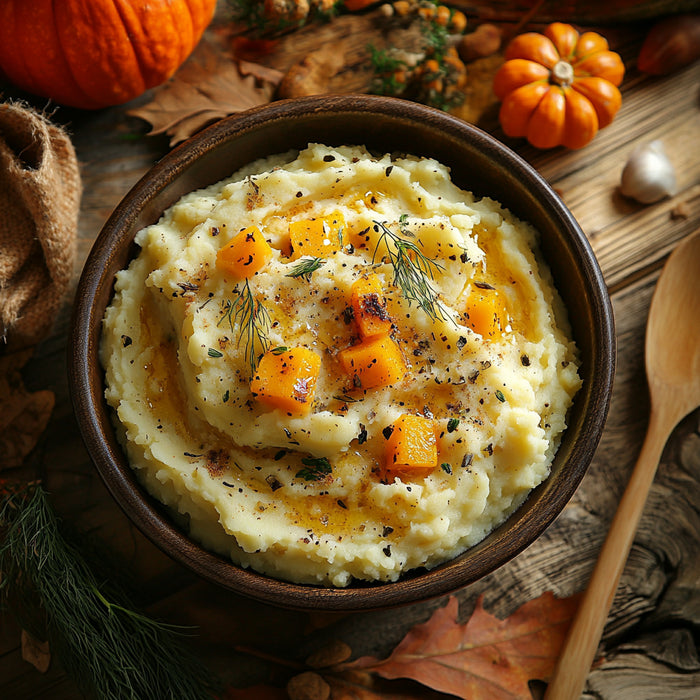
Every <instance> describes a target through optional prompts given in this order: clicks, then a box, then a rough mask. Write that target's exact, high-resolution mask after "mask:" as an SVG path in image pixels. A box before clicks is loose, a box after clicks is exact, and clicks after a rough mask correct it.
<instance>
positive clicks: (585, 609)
mask: <svg viewBox="0 0 700 700" xmlns="http://www.w3.org/2000/svg"><path fill="white" fill-rule="evenodd" d="M699 313H700V235H697V234H696V235H694V236H692V237H691V238H688V239H686V240H685V241H684V242H683V243H681V244H680V245H679V246H678V247H677V248H676V250H675V251H674V252H673V253H672V254H671V256H670V257H669V259H668V261H667V262H666V265H665V267H664V269H663V271H662V273H661V277H659V281H658V283H657V285H656V289H655V291H654V296H653V298H652V300H651V308H650V309H649V319H648V321H647V331H646V341H645V343H646V353H645V363H646V372H647V381H648V383H649V393H650V399H651V414H650V417H649V426H648V428H647V434H646V437H645V439H644V443H643V445H642V449H641V452H640V454H639V457H638V459H637V464H636V465H635V467H634V470H633V471H632V476H631V477H630V480H629V483H628V485H627V488H626V489H625V492H624V494H623V495H622V499H621V500H620V504H619V506H618V508H617V512H616V514H615V517H614V518H613V521H612V524H611V525H610V531H609V532H608V536H607V538H606V539H605V543H604V544H603V548H602V550H601V552H600V555H599V557H598V561H597V563H596V566H595V569H594V570H593V574H592V576H591V580H590V582H589V584H588V588H587V589H586V592H585V593H584V596H583V599H582V600H581V604H580V607H579V609H578V611H577V613H576V616H575V617H574V621H573V623H572V625H571V628H570V629H569V634H568V637H567V639H566V641H565V642H564V647H563V649H562V651H561V655H560V656H559V660H558V662H557V666H556V668H555V669H554V675H553V676H552V679H551V681H550V683H549V686H548V688H547V693H546V695H545V700H578V699H579V698H580V697H581V691H582V690H583V686H584V684H585V682H586V676H587V675H588V671H589V670H590V668H591V664H592V662H593V658H594V656H595V652H596V649H597V648H598V642H599V640H600V637H601V635H602V633H603V628H604V627H605V622H606V620H607V617H608V612H609V611H610V607H611V605H612V601H613V597H614V596H615V590H616V588H617V584H618V582H619V580H620V575H621V574H622V570H623V568H624V566H625V561H626V560H627V555H628V554H629V551H630V549H631V547H632V542H633V540H634V535H635V532H636V530H637V525H638V524H639V520H640V518H641V515H642V511H643V509H644V504H645V501H646V498H647V494H648V493H649V489H650V488H651V485H652V482H653V481H654V475H655V473H656V467H657V465H658V463H659V459H660V458H661V453H662V452H663V448H664V446H665V444H666V441H667V439H668V437H669V435H670V434H671V432H672V431H673V429H674V428H675V427H676V425H677V424H678V423H679V421H680V420H681V419H682V418H683V417H685V416H686V415H688V413H690V412H691V411H692V410H693V409H695V408H697V407H698V406H700V321H699V320H698V318H699Z"/></svg>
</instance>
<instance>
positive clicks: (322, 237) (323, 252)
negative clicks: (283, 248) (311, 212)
mask: <svg viewBox="0 0 700 700" xmlns="http://www.w3.org/2000/svg"><path fill="white" fill-rule="evenodd" d="M344 229H345V218H344V217H343V215H342V214H341V213H340V212H335V213H333V214H329V215H328V216H319V217H317V218H315V219H302V220H301V221H292V222H291V223H290V224H289V238H290V241H291V243H292V260H297V259H298V258H300V257H302V255H312V256H313V257H315V258H325V257H327V256H329V255H331V254H332V253H334V252H335V251H338V250H340V248H341V245H342V243H341V239H342V235H343V231H344Z"/></svg>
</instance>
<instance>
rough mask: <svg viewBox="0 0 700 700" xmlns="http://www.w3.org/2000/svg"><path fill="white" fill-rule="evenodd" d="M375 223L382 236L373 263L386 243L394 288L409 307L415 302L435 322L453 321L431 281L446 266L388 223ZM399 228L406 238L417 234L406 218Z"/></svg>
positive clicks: (375, 250)
mask: <svg viewBox="0 0 700 700" xmlns="http://www.w3.org/2000/svg"><path fill="white" fill-rule="evenodd" d="M373 223H374V224H375V226H378V227H379V229H380V230H381V232H382V233H381V236H380V237H379V240H378V241H377V246H376V248H375V249H374V254H373V255H372V262H375V259H376V257H377V251H378V250H379V248H380V247H381V245H382V243H384V244H385V245H386V249H387V254H388V256H389V262H390V264H391V266H392V267H393V268H394V281H393V283H394V286H395V287H398V288H399V289H400V290H401V293H402V294H403V296H404V298H405V299H406V300H407V301H408V303H409V305H410V304H411V303H412V302H416V304H417V305H418V307H419V308H421V309H423V311H425V313H426V314H428V316H429V317H430V318H431V319H432V320H433V321H435V320H437V319H438V318H441V319H443V320H448V319H450V318H451V317H450V316H449V314H448V313H447V310H446V309H445V307H444V306H443V305H442V304H441V303H440V300H439V299H438V294H437V292H436V291H435V289H434V288H433V286H432V285H431V284H430V281H431V280H432V279H434V274H435V272H436V271H437V270H442V269H443V266H442V265H441V264H440V263H438V262H436V261H435V260H433V259H432V258H429V257H427V256H426V255H425V254H424V253H423V251H422V250H421V249H420V247H419V245H418V244H416V243H414V242H413V241H410V240H408V239H407V238H402V237H401V236H399V235H398V234H396V233H394V232H393V231H392V230H391V229H389V228H388V227H387V225H386V224H385V223H382V222H381V221H374V222H373ZM399 225H400V227H401V233H403V234H404V236H413V235H414V234H413V233H412V232H411V231H409V230H408V228H407V227H406V219H405V218H404V217H403V216H402V217H401V218H400V219H399Z"/></svg>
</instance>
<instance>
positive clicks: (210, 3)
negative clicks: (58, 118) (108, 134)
mask: <svg viewBox="0 0 700 700" xmlns="http://www.w3.org/2000/svg"><path fill="white" fill-rule="evenodd" d="M215 9H216V0H149V1H148V2H143V1H142V0H31V2H27V0H2V2H0V74H2V73H4V74H5V76H6V77H7V79H8V80H9V81H10V82H12V83H14V84H15V85H16V86H17V87H19V88H21V89H23V90H26V91H27V92H31V93H33V94H36V95H41V96H43V97H49V98H51V99H52V100H54V101H55V102H57V103H59V104H64V105H69V106H71V107H79V108H83V109H97V108H100V107H108V106H110V105H116V104H122V103H124V102H128V101H129V100H131V99H133V98H134V97H137V96H138V95H140V94H141V93H142V92H144V91H145V90H148V89H149V88H151V87H154V86H156V85H159V84H160V83H163V82H165V81H166V80H167V79H168V78H169V77H170V76H171V75H172V74H173V73H174V72H175V71H176V70H177V68H178V67H179V66H180V65H181V64H182V62H183V61H184V60H185V59H186V58H187V56H189V54H190V53H191V51H192V49H193V48H194V47H195V46H196V45H197V42H198V41H199V40H200V38H201V36H202V33H203V32H204V29H205V28H206V27H207V25H208V24H209V22H210V21H211V19H212V17H213V15H214V10H215Z"/></svg>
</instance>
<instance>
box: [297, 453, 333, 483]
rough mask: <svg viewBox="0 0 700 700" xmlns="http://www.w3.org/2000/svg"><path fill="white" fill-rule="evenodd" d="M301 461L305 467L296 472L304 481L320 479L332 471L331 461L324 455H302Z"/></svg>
mask: <svg viewBox="0 0 700 700" xmlns="http://www.w3.org/2000/svg"><path fill="white" fill-rule="evenodd" d="M301 463H302V464H304V465H305V466H306V468H305V469H300V470H299V471H298V472H297V478H299V479H306V481H320V480H321V479H323V477H324V476H327V475H328V474H330V473H332V471H333V468H332V467H331V463H330V462H329V461H328V460H327V459H326V458H325V457H304V458H303V459H302V460H301Z"/></svg>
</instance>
